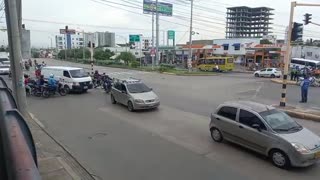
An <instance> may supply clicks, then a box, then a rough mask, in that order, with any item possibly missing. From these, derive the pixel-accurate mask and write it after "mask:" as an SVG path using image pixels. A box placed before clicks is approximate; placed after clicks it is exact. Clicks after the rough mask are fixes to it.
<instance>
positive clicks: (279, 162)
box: [270, 149, 291, 169]
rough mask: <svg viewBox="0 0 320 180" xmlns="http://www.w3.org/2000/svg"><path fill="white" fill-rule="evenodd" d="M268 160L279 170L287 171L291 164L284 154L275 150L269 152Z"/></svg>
mask: <svg viewBox="0 0 320 180" xmlns="http://www.w3.org/2000/svg"><path fill="white" fill-rule="evenodd" d="M270 159H271V162H272V164H273V165H275V166H276V167H278V168H281V169H289V168H290V166H291V164H290V160H289V158H288V156H287V155H286V153H284V152H282V151H281V150H278V149H275V150H272V151H271V152H270Z"/></svg>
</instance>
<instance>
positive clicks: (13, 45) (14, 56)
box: [4, 0, 29, 117]
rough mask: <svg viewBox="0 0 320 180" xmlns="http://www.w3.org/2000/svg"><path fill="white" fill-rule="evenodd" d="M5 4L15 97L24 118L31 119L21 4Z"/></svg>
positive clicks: (8, 1) (12, 2)
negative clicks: (20, 22) (24, 68)
mask: <svg viewBox="0 0 320 180" xmlns="http://www.w3.org/2000/svg"><path fill="white" fill-rule="evenodd" d="M4 3H5V12H6V20H7V29H8V31H7V32H8V43H9V49H10V64H11V73H12V88H13V95H14V97H15V100H16V102H17V106H18V109H19V111H20V112H21V113H22V115H23V116H24V117H29V113H28V110H27V100H26V90H25V86H24V76H23V70H22V55H21V33H20V32H21V26H20V27H19V22H18V21H19V17H18V16H19V13H18V12H17V9H18V8H17V5H19V4H17V1H16V0H5V1H4Z"/></svg>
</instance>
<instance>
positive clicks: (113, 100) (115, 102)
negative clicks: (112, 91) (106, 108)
mask: <svg viewBox="0 0 320 180" xmlns="http://www.w3.org/2000/svg"><path fill="white" fill-rule="evenodd" d="M111 103H112V104H117V101H116V100H115V99H114V97H113V95H111Z"/></svg>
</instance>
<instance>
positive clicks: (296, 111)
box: [274, 105, 320, 122]
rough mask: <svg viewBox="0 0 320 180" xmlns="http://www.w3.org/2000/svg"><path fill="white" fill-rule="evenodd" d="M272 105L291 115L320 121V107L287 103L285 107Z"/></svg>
mask: <svg viewBox="0 0 320 180" xmlns="http://www.w3.org/2000/svg"><path fill="white" fill-rule="evenodd" d="M274 107H276V108H278V109H280V110H282V111H284V112H286V113H287V114H288V115H289V116H291V117H295V118H299V119H305V120H312V121H317V122H320V108H316V107H308V106H304V105H296V106H293V105H288V106H286V107H280V106H274Z"/></svg>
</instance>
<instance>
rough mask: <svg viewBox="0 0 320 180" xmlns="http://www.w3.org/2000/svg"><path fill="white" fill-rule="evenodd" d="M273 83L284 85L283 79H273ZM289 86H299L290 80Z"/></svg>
mask: <svg viewBox="0 0 320 180" xmlns="http://www.w3.org/2000/svg"><path fill="white" fill-rule="evenodd" d="M271 82H274V83H278V84H282V83H283V79H280V78H279V79H271ZM287 84H289V85H297V82H296V81H290V80H288V81H287Z"/></svg>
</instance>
